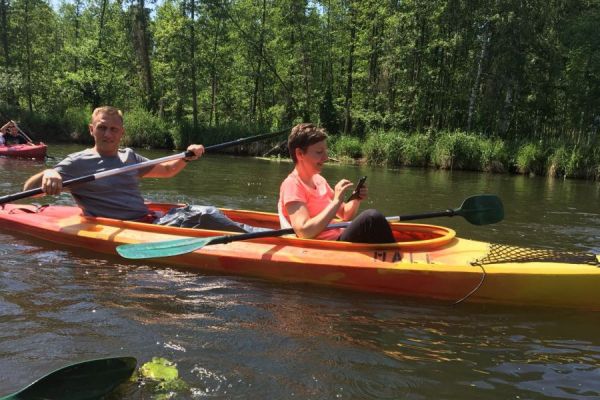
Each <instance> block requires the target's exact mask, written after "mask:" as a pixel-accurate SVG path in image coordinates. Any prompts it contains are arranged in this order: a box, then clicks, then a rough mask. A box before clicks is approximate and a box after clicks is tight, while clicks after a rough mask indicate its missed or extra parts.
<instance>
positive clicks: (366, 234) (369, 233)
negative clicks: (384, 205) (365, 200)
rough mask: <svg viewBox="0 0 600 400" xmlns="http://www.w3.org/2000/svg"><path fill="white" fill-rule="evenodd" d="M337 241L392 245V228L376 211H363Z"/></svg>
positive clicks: (393, 240)
mask: <svg viewBox="0 0 600 400" xmlns="http://www.w3.org/2000/svg"><path fill="white" fill-rule="evenodd" d="M338 240H343V241H345V242H354V243H394V242H395V241H396V239H394V235H393V234H392V228H390V224H389V223H388V222H387V220H386V219H385V217H384V216H383V214H381V213H380V212H379V211H377V210H373V209H370V210H365V211H363V212H362V213H360V214H359V215H358V216H357V217H356V218H354V220H352V222H351V223H350V225H349V226H348V227H347V228H346V229H344V232H342V234H341V235H340V237H339V238H338Z"/></svg>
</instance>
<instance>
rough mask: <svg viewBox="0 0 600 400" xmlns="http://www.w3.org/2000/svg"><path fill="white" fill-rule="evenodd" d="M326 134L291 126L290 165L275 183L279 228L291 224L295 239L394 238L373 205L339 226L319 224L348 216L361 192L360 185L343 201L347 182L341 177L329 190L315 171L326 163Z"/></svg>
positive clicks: (386, 240) (372, 240) (364, 194)
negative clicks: (278, 188) (356, 195)
mask: <svg viewBox="0 0 600 400" xmlns="http://www.w3.org/2000/svg"><path fill="white" fill-rule="evenodd" d="M326 139H327V133H326V132H325V130H324V129H323V128H318V127H317V126H315V125H313V124H310V123H304V124H299V125H296V126H295V127H293V128H292V132H291V133H290V136H289V137H288V149H289V152H290V156H291V157H292V160H293V161H294V164H295V165H294V170H293V171H292V172H291V173H290V174H289V175H288V177H287V178H286V179H285V180H284V181H283V183H282V184H281V188H280V190H279V203H278V211H279V217H280V221H281V225H282V228H289V227H292V228H294V231H295V232H296V235H297V236H298V237H301V238H316V239H326V240H343V241H347V242H362V243H392V242H395V240H394V235H393V234H392V230H391V229H390V226H389V224H388V222H387V220H386V219H385V217H384V216H383V215H382V214H381V213H380V212H379V211H377V210H367V211H364V212H362V213H361V214H360V215H359V216H358V217H356V218H355V219H354V220H353V221H352V223H351V224H350V225H349V226H348V227H347V228H344V229H328V230H326V229H325V228H326V227H327V225H329V224H330V223H331V221H332V220H333V219H334V218H335V217H336V216H337V217H338V218H340V219H342V220H344V221H350V220H352V219H353V218H354V216H355V215H356V213H357V211H358V208H359V206H360V203H361V201H362V200H364V199H365V198H366V197H367V194H368V190H367V187H366V186H363V187H362V188H361V190H360V193H359V195H358V197H357V198H355V199H354V200H351V201H349V202H344V200H343V198H344V194H345V193H346V192H347V191H348V189H350V188H351V187H352V186H353V183H352V182H350V181H349V180H347V179H342V180H341V181H339V182H338V183H337V184H336V185H335V187H334V188H333V189H332V188H331V186H329V184H328V183H327V181H326V180H325V178H323V177H322V176H321V175H320V172H321V170H322V169H323V165H324V164H325V162H327V160H328V157H327V140H326Z"/></svg>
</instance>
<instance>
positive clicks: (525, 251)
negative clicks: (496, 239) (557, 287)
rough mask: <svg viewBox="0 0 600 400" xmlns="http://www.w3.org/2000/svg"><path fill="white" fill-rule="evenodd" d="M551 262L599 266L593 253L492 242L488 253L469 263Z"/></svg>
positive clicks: (479, 264) (599, 263) (480, 264)
mask: <svg viewBox="0 0 600 400" xmlns="http://www.w3.org/2000/svg"><path fill="white" fill-rule="evenodd" d="M515 262H516V263H525V262H553V263H567V264H587V265H593V266H596V267H600V262H599V261H598V258H597V257H596V255H595V254H591V253H578V252H573V251H556V250H548V249H532V248H528V247H517V246H507V245H503V244H492V245H491V246H490V251H489V253H488V254H487V255H486V256H485V257H483V258H480V259H478V260H475V261H473V262H472V263H471V265H478V266H483V265H489V264H501V263H515Z"/></svg>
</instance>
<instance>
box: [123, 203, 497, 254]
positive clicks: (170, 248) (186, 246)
mask: <svg viewBox="0 0 600 400" xmlns="http://www.w3.org/2000/svg"><path fill="white" fill-rule="evenodd" d="M455 215H459V216H461V217H463V218H465V219H466V220H467V221H469V222H470V223H471V224H473V225H489V224H495V223H497V222H500V221H502V219H504V207H503V205H502V201H501V200H500V198H499V197H498V196H495V195H491V194H482V195H477V196H471V197H469V198H467V199H466V200H465V201H464V202H463V203H462V205H461V206H460V207H459V208H455V209H448V210H445V211H438V212H431V213H423V214H413V215H404V216H395V217H387V220H388V221H389V222H397V221H411V220H416V219H426V218H435V217H452V216H455ZM348 224H349V222H341V223H336V224H331V225H328V226H327V227H326V228H325V229H337V228H343V227H346V226H348ZM293 233H294V230H293V229H291V228H290V229H279V230H273V231H267V232H256V233H244V234H240V235H226V236H212V237H207V238H183V239H175V240H166V241H160V242H152V243H135V244H124V245H121V246H117V252H118V253H119V254H120V255H121V256H122V257H124V258H130V259H146V258H160V257H173V256H177V255H181V254H186V253H190V252H192V251H195V250H199V249H201V248H203V247H204V246H208V245H211V244H225V243H230V242H237V241H242V240H251V239H259V238H265V237H277V236H283V235H290V234H293Z"/></svg>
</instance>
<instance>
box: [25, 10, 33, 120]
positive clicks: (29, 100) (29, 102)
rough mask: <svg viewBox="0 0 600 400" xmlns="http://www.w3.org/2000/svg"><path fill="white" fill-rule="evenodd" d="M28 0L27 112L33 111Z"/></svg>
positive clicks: (26, 46)
mask: <svg viewBox="0 0 600 400" xmlns="http://www.w3.org/2000/svg"><path fill="white" fill-rule="evenodd" d="M29 17H30V15H29V0H25V26H24V29H25V51H26V55H27V66H26V68H25V71H26V74H25V76H26V80H27V87H26V90H25V91H26V93H27V106H28V108H29V112H30V113H32V112H33V88H32V87H31V67H32V62H33V59H32V56H31V38H30V35H29V34H30V32H29Z"/></svg>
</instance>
